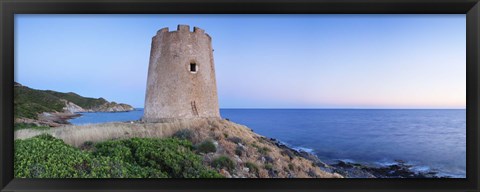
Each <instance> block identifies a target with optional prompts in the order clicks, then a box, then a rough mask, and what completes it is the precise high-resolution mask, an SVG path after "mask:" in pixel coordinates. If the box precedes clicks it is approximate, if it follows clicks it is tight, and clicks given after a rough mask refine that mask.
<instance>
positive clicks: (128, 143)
mask: <svg viewBox="0 0 480 192" xmlns="http://www.w3.org/2000/svg"><path fill="white" fill-rule="evenodd" d="M92 145H93V148H89V150H81V149H79V148H75V147H72V146H69V145H67V144H65V143H64V142H63V141H62V140H60V139H56V138H54V137H52V136H50V135H46V134H43V135H39V136H36V137H33V138H30V139H25V140H15V160H14V174H15V177H16V178H219V177H222V176H221V175H220V174H218V173H217V172H216V171H214V170H211V169H210V168H208V167H206V166H204V165H202V160H201V158H200V156H198V155H196V154H195V153H194V152H193V151H192V149H193V146H192V144H191V143H190V142H189V141H186V140H179V139H175V138H168V139H151V138H132V139H126V140H112V141H106V142H101V143H97V144H93V143H89V144H88V145H85V146H90V147H91V146H92Z"/></svg>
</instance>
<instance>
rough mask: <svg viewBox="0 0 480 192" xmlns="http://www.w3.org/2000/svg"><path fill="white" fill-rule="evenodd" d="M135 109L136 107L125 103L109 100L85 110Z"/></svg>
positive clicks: (118, 110)
mask: <svg viewBox="0 0 480 192" xmlns="http://www.w3.org/2000/svg"><path fill="white" fill-rule="evenodd" d="M133 110H134V108H133V107H132V106H130V105H127V104H124V103H115V102H107V103H105V104H103V105H100V106H98V107H95V108H93V109H88V110H86V111H85V112H125V111H133Z"/></svg>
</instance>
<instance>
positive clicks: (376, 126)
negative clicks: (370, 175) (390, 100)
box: [70, 108, 466, 178]
mask: <svg viewBox="0 0 480 192" xmlns="http://www.w3.org/2000/svg"><path fill="white" fill-rule="evenodd" d="M220 113H221V116H222V118H228V119H229V120H230V121H233V122H235V123H239V124H243V125H246V126H248V127H250V128H252V129H253V131H254V132H256V133H258V134H260V135H264V136H266V137H270V138H275V139H277V140H279V141H281V142H283V143H285V144H286V145H287V146H290V147H292V148H294V149H297V150H304V151H307V152H311V153H313V154H316V155H317V156H318V157H319V158H320V159H321V160H322V161H324V162H326V163H330V164H331V163H336V162H338V161H339V160H340V161H346V162H352V163H361V164H366V165H371V166H388V165H392V164H396V162H397V161H399V160H401V161H404V162H406V164H410V165H413V167H412V169H413V171H418V172H431V171H433V172H437V173H438V174H437V175H438V176H448V177H453V178H465V177H466V110H465V109H221V110H220ZM81 114H82V116H80V117H78V118H75V119H72V120H70V122H71V123H72V124H77V125H81V124H93V123H104V122H115V121H133V120H139V119H140V118H141V117H142V115H143V109H141V108H138V109H135V110H134V111H130V112H116V113H81Z"/></svg>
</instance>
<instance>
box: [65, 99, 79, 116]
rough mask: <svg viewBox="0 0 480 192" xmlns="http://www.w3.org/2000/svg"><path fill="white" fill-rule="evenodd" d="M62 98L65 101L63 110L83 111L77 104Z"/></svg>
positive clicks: (69, 111)
mask: <svg viewBox="0 0 480 192" xmlns="http://www.w3.org/2000/svg"><path fill="white" fill-rule="evenodd" d="M62 100H63V101H64V102H65V107H64V108H63V111H64V112H67V113H78V112H85V109H83V108H82V107H80V106H78V105H77V104H75V103H72V102H70V101H67V100H65V99H62Z"/></svg>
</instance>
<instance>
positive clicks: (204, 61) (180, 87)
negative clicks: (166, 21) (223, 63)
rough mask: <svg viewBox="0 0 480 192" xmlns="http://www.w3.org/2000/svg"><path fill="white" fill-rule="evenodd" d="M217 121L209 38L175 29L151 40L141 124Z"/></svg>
mask: <svg viewBox="0 0 480 192" xmlns="http://www.w3.org/2000/svg"><path fill="white" fill-rule="evenodd" d="M212 117H213V118H220V111H219V108H218V97H217V85H216V81H215V68H214V64H213V49H212V38H211V37H210V36H209V35H208V34H206V33H205V31H204V30H202V29H200V28H197V27H194V28H193V32H191V31H190V27H189V26H188V25H178V27H177V31H168V28H163V29H160V30H159V31H158V32H157V35H155V36H154V37H153V39H152V48H151V51H150V63H149V66H148V78H147V91H146V95H145V108H144V114H143V119H142V120H143V121H144V122H169V121H172V120H177V119H192V118H212Z"/></svg>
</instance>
